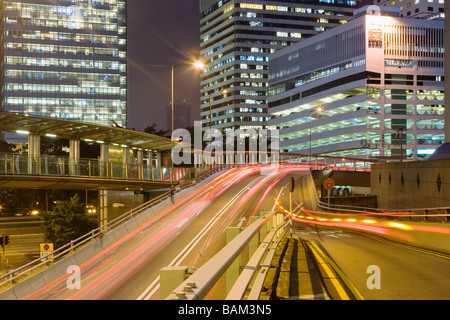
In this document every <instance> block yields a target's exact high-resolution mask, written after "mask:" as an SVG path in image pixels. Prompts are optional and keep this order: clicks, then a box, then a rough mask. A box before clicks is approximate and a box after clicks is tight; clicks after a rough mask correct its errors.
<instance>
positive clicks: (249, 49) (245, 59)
mask: <svg viewBox="0 0 450 320" xmlns="http://www.w3.org/2000/svg"><path fill="white" fill-rule="evenodd" d="M360 2H361V1H358V0H329V1H323V0H277V1H267V0H252V1H247V0H200V11H201V16H202V18H201V54H202V56H203V59H204V61H205V64H206V65H207V67H206V69H205V71H204V73H203V74H202V76H201V117H202V122H203V128H204V129H208V128H209V125H210V114H212V126H213V127H214V128H217V129H222V130H225V131H226V130H227V129H237V128H241V129H259V128H262V127H264V126H265V125H266V124H267V121H268V120H269V119H270V116H269V114H268V105H267V91H268V86H267V80H268V62H269V55H270V54H271V53H273V52H275V51H277V50H278V49H281V48H284V47H286V46H289V45H292V44H294V43H297V42H299V41H301V40H302V39H305V38H309V37H311V36H313V35H316V34H319V33H321V32H323V31H326V30H328V29H331V28H333V27H335V26H338V25H341V24H345V23H347V22H348V21H349V20H351V19H352V17H353V10H354V9H355V8H356V7H358V6H359V5H360Z"/></svg>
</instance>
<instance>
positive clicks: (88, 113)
mask: <svg viewBox="0 0 450 320" xmlns="http://www.w3.org/2000/svg"><path fill="white" fill-rule="evenodd" d="M126 6H127V4H126V0H89V1H86V0H70V1H69V0H53V1H42V0H33V1H30V0H26V1H25V0H24V1H19V0H9V1H2V7H1V9H2V17H3V19H2V23H1V40H2V41H1V46H0V50H1V52H0V54H1V57H0V60H1V62H2V64H1V77H0V78H1V81H2V83H1V85H2V96H1V101H2V104H1V109H2V110H3V111H7V112H12V113H18V114H24V115H34V116H43V117H52V118H62V119H68V120H76V121H86V122H95V123H99V124H104V125H111V124H114V123H115V124H117V125H119V126H126V124H127V64H126V55H127V50H126V46H127V36H126V35H127V26H126Z"/></svg>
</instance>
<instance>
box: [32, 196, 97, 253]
mask: <svg viewBox="0 0 450 320" xmlns="http://www.w3.org/2000/svg"><path fill="white" fill-rule="evenodd" d="M84 209H85V208H84V205H83V203H82V202H81V201H80V197H79V196H78V194H76V195H75V196H73V197H72V198H70V199H69V200H64V201H60V202H59V203H57V205H56V206H55V208H54V209H53V211H51V212H47V213H44V215H43V223H42V227H41V228H42V231H43V233H44V236H45V238H46V239H47V240H48V241H49V242H52V243H53V244H54V245H55V247H56V248H58V247H61V246H63V245H65V244H67V243H69V242H70V241H72V240H75V239H78V238H79V237H81V236H83V235H85V234H87V233H88V232H90V231H91V230H92V229H93V228H94V227H95V226H94V224H93V223H91V222H90V221H89V219H88V217H87V215H86V212H85V210H84Z"/></svg>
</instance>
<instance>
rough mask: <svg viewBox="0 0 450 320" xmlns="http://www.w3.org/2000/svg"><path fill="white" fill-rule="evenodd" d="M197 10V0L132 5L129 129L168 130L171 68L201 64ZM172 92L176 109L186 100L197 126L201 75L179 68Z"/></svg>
mask: <svg viewBox="0 0 450 320" xmlns="http://www.w3.org/2000/svg"><path fill="white" fill-rule="evenodd" d="M198 6H199V1H198V0H129V1H128V64H129V69H128V76H129V80H128V81H129V82H128V88H129V93H128V103H129V105H128V128H135V129H136V130H143V129H144V128H145V127H146V126H149V125H152V124H153V123H157V124H158V129H170V128H167V125H166V122H167V121H166V108H165V106H166V105H167V104H169V103H170V99H171V91H170V79H171V77H170V75H171V71H170V70H171V68H170V67H171V66H172V65H177V64H179V63H183V62H187V61H195V60H198V59H199V48H200V18H199V17H200V14H199V8H198ZM154 66H167V67H154ZM174 92H175V103H177V102H181V101H182V100H183V99H187V101H188V102H189V103H190V104H191V105H192V109H193V110H192V115H193V120H198V119H200V111H199V110H200V107H199V104H200V72H199V71H198V70H195V69H192V68H190V67H188V66H183V65H182V66H179V67H177V68H176V69H175V90H174ZM175 116H176V115H175Z"/></svg>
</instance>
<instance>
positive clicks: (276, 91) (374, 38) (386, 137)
mask: <svg viewBox="0 0 450 320" xmlns="http://www.w3.org/2000/svg"><path fill="white" fill-rule="evenodd" d="M390 9H392V8H390ZM397 12H398V15H399V13H400V11H399V10H398V9H397ZM444 52H445V49H444V23H443V21H438V20H432V21H431V20H424V19H407V18H400V17H395V16H378V15H363V16H360V17H358V18H356V19H354V20H352V21H351V22H349V23H348V24H346V25H344V26H339V27H337V28H334V29H333V30H330V31H328V32H324V33H322V34H320V35H317V36H315V37H313V38H310V39H308V40H305V41H304V42H302V43H298V44H296V45H294V46H291V47H289V48H285V49H283V50H280V51H278V52H277V53H275V54H274V55H273V56H271V62H270V74H269V81H270V91H271V93H273V95H271V96H270V98H269V105H270V111H271V113H272V114H273V115H274V119H272V120H270V125H273V126H278V127H279V128H280V129H281V130H280V138H281V142H280V148H281V149H282V150H283V151H289V152H298V153H301V154H325V155H332V156H336V157H360V158H380V159H384V158H387V159H400V158H404V159H406V158H407V159H412V160H417V159H419V158H424V157H427V156H429V155H430V154H432V153H433V152H434V150H435V149H437V148H438V147H439V146H441V145H442V144H443V143H444V123H445V121H444V120H445V119H444V117H445V116H444V110H445V108H444V105H445V94H444V87H445V85H444V74H445V73H444ZM317 106H320V107H321V109H320V112H319V110H318V108H317Z"/></svg>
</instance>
